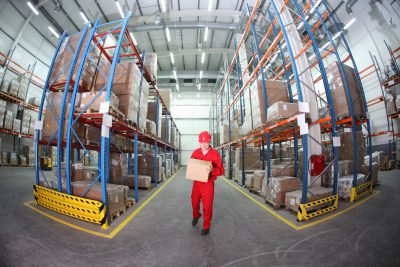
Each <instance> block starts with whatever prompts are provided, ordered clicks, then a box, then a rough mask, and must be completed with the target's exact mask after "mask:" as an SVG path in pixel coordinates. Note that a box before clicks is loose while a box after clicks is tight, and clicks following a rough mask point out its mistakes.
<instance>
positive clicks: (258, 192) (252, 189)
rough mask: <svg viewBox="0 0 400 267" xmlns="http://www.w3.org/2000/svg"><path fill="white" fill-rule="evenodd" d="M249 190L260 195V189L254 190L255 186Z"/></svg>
mask: <svg viewBox="0 0 400 267" xmlns="http://www.w3.org/2000/svg"><path fill="white" fill-rule="evenodd" d="M249 192H250V193H253V194H256V195H258V196H259V195H260V191H257V190H254V188H252V187H249Z"/></svg>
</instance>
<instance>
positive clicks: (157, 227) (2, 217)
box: [0, 168, 400, 267]
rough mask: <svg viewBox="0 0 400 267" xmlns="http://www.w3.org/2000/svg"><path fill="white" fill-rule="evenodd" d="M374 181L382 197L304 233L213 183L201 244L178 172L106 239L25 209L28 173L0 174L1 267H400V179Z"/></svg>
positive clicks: (385, 175)
mask: <svg viewBox="0 0 400 267" xmlns="http://www.w3.org/2000/svg"><path fill="white" fill-rule="evenodd" d="M380 177H381V180H382V184H381V185H380V186H379V187H378V188H377V189H378V190H379V191H381V193H379V194H377V195H376V196H374V197H372V198H371V199H369V200H368V201H367V202H365V203H363V204H361V205H360V206H358V207H356V208H354V209H352V210H351V211H349V212H346V213H344V214H341V215H340V216H338V217H335V218H333V219H331V220H328V221H326V222H323V223H321V224H317V225H315V226H312V227H310V228H306V229H303V230H300V231H296V230H294V229H292V228H290V227H288V226H287V225H286V224H284V223H282V222H281V221H280V220H278V219H276V218H275V217H273V216H272V215H271V214H269V213H267V212H266V211H265V210H263V209H261V208H260V207H259V206H257V205H255V204H254V203H253V202H252V201H250V200H249V199H248V198H246V197H245V196H244V195H242V194H240V193H239V192H238V191H237V190H236V189H234V188H233V187H232V186H231V185H229V184H228V183H227V182H225V181H223V180H222V179H219V180H217V182H216V190H215V203H214V218H213V221H212V228H211V234H210V236H207V237H203V236H200V230H201V225H200V226H197V227H196V228H193V227H192V226H191V224H190V223H191V205H190V190H191V182H189V181H186V180H185V179H184V171H181V172H180V173H179V174H178V175H177V176H176V177H175V178H174V179H173V180H172V181H171V182H170V183H169V184H167V185H166V186H165V187H164V188H163V189H162V191H160V193H159V194H158V195H157V196H156V197H155V198H154V199H153V200H151V201H150V202H149V204H148V205H147V206H146V207H144V209H143V210H142V211H140V213H139V214H138V215H137V216H136V217H135V218H133V220H132V221H130V222H129V223H128V224H127V226H126V227H125V228H124V229H123V230H122V231H121V232H120V233H119V234H118V235H116V236H115V237H114V238H113V239H106V238H102V237H97V236H94V235H90V234H87V233H84V232H81V231H78V230H75V229H72V228H70V227H68V226H65V225H62V224H60V223H57V222H55V221H53V220H51V219H48V218H46V217H44V216H43V215H41V214H39V213H37V212H35V211H33V210H32V209H29V208H28V207H26V206H24V205H23V203H24V202H26V201H31V200H32V199H33V197H32V181H33V169H28V168H1V169H0V201H1V209H0V266H3V267H5V266H338V265H339V266H400V253H399V252H400V223H399V221H400V204H399V203H400V194H399V192H398V190H399V189H400V171H399V170H392V171H387V172H381V173H380ZM293 220H294V216H293ZM201 222H202V221H201Z"/></svg>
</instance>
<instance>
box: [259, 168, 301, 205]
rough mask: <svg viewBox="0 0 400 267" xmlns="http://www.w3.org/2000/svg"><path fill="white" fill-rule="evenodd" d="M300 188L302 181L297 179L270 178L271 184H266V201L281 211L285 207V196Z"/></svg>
mask: <svg viewBox="0 0 400 267" xmlns="http://www.w3.org/2000/svg"><path fill="white" fill-rule="evenodd" d="M299 188H300V181H299V179H297V178H296V177H291V176H277V177H270V178H269V183H267V184H266V188H265V189H266V193H265V200H266V201H267V202H268V203H270V204H271V205H272V206H274V208H275V209H279V208H280V207H281V206H283V205H285V196H286V193H287V192H291V191H294V190H297V189H299Z"/></svg>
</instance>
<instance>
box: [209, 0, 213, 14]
mask: <svg viewBox="0 0 400 267" xmlns="http://www.w3.org/2000/svg"><path fill="white" fill-rule="evenodd" d="M212 3H213V0H208V12H210V11H211V7H212Z"/></svg>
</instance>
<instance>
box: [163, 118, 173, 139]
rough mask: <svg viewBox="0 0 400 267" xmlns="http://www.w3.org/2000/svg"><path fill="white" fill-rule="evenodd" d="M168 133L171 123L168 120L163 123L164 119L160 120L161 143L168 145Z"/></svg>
mask: <svg viewBox="0 0 400 267" xmlns="http://www.w3.org/2000/svg"><path fill="white" fill-rule="evenodd" d="M170 133H171V122H170V121H169V120H167V121H165V118H162V120H161V141H163V142H166V143H167V144H169V143H170Z"/></svg>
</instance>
